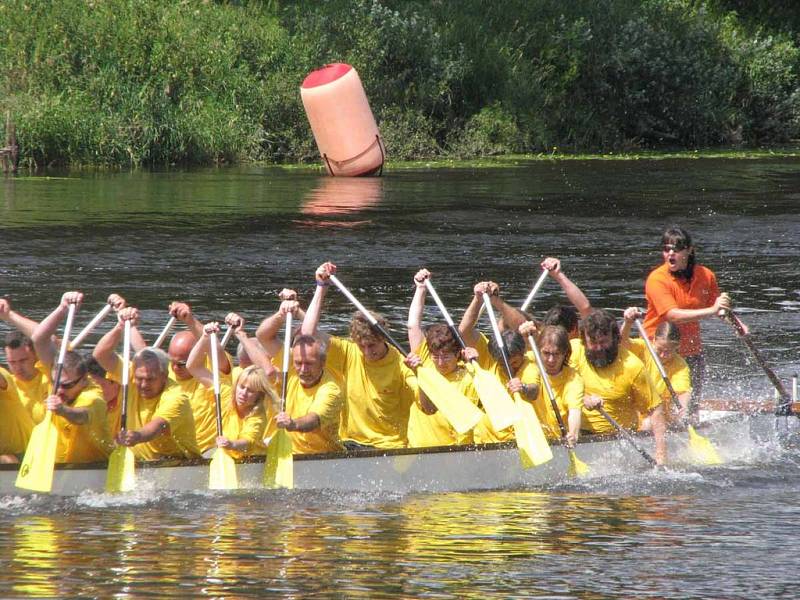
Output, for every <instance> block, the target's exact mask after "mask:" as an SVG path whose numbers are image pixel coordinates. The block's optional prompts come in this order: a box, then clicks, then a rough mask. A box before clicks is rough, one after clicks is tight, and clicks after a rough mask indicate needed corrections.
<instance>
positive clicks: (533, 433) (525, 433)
mask: <svg viewBox="0 0 800 600" xmlns="http://www.w3.org/2000/svg"><path fill="white" fill-rule="evenodd" d="M483 305H484V306H485V307H486V313H487V314H488V315H489V321H490V322H491V324H492V332H493V333H494V339H495V342H496V343H497V347H498V348H499V349H500V353H501V356H502V359H503V366H504V367H505V370H506V374H507V375H508V378H509V379H513V377H514V372H513V371H512V370H511V363H510V362H509V359H508V349H507V348H506V345H505V342H503V336H502V335H501V334H500V326H499V325H498V324H497V318H496V317H495V314H494V309H492V301H491V300H490V298H489V295H488V294H486V293H485V292H484V294H483ZM514 403H515V405H516V408H517V412H518V413H519V419H518V420H517V422H516V423H514V436H515V437H516V439H517V447H518V448H519V450H520V458H521V459H522V466H523V467H525V468H529V467H535V466H538V465H541V464H543V463H546V462H547V461H549V460H551V459H552V458H553V450H552V449H551V448H550V443H549V442H548V441H547V438H546V437H545V435H544V430H543V429H542V424H541V423H540V422H539V417H537V416H536V411H535V410H534V408H533V405H532V404H531V403H530V402H526V401H525V400H523V399H522V397H521V396H520V395H519V394H518V393H515V394H514Z"/></svg>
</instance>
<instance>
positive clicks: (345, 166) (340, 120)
mask: <svg viewBox="0 0 800 600" xmlns="http://www.w3.org/2000/svg"><path fill="white" fill-rule="evenodd" d="M300 97H301V98H302V99H303V106H304V107H305V109H306V115H307V116H308V122H309V123H310V124H311V131H312V132H313V133H314V139H315V140H316V142H317V148H319V153H320V154H321V155H322V160H323V162H324V163H325V167H326V168H327V169H328V173H329V174H331V175H333V176H336V177H357V176H359V175H375V174H380V173H381V172H382V170H383V163H384V160H385V157H386V149H385V147H384V145H383V140H382V139H381V134H380V132H379V131H378V125H377V124H376V123H375V117H374V116H372V110H370V107H369V102H368V101H367V95H366V93H365V92H364V86H363V85H361V79H360V78H359V76H358V73H357V72H356V70H355V69H354V68H353V67H351V66H350V65H347V64H344V63H333V64H330V65H325V66H324V67H322V68H320V69H317V70H315V71H312V72H311V73H309V74H308V76H307V77H306V78H305V79H304V80H303V85H302V86H301V87H300Z"/></svg>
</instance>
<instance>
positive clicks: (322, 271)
mask: <svg viewBox="0 0 800 600" xmlns="http://www.w3.org/2000/svg"><path fill="white" fill-rule="evenodd" d="M334 273H336V265H335V264H333V263H332V262H325V263H322V264H321V265H320V266H319V267H318V268H317V271H316V272H315V273H314V280H315V282H316V289H315V290H314V297H313V298H312V299H311V304H309V305H308V310H307V311H306V318H305V319H303V326H302V327H301V328H300V333H302V334H303V335H316V334H317V328H318V327H319V319H320V317H321V316H322V303H323V302H324V301H325V295H326V293H327V292H328V286H330V284H331V283H330V276H331V275H332V274H334Z"/></svg>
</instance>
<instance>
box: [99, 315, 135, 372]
mask: <svg viewBox="0 0 800 600" xmlns="http://www.w3.org/2000/svg"><path fill="white" fill-rule="evenodd" d="M125 321H130V322H131V331H133V328H134V327H138V324H139V311H138V310H137V309H136V308H133V307H132V306H128V307H126V308H123V309H122V310H121V311H119V312H118V313H117V324H116V325H114V327H113V328H111V330H110V331H109V332H108V333H106V334H105V335H104V336H103V337H101V338H100V341H99V342H97V345H96V346H95V347H94V351H93V352H92V356H94V359H95V360H96V361H97V362H98V363H99V364H100V366H101V367H103V368H104V369H105V370H106V371H108V372H109V373H113V372H114V371H116V369H117V364H118V361H119V358H118V357H117V354H116V352H115V351H116V348H117V345H118V344H119V342H120V340H122V334H123V333H124V331H125ZM131 345H133V344H131Z"/></svg>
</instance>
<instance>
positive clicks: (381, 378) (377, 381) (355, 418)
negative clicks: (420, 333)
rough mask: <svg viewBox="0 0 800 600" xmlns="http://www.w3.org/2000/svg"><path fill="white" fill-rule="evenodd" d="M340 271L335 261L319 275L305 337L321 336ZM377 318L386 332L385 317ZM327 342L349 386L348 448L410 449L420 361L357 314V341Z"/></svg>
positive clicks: (344, 431)
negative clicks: (325, 311)
mask: <svg viewBox="0 0 800 600" xmlns="http://www.w3.org/2000/svg"><path fill="white" fill-rule="evenodd" d="M335 272H336V265H334V264H333V263H330V262H326V263H324V264H322V265H321V266H320V267H319V268H318V269H317V271H316V283H317V287H316V291H315V293H314V298H313V299H312V301H311V304H310V305H309V307H308V311H307V312H306V317H305V319H304V320H303V325H302V327H301V332H302V333H303V334H305V335H316V334H317V326H318V324H319V319H320V315H321V313H322V303H323V301H324V299H325V294H326V292H327V289H328V286H329V285H330V281H329V278H330V275H331V274H333V273H335ZM373 316H374V318H375V319H376V320H377V321H378V323H379V324H380V325H381V326H383V327H385V325H386V321H385V319H384V318H383V317H382V316H380V315H375V314H373ZM326 338H327V343H328V357H327V366H328V368H329V369H330V371H332V372H333V373H334V374H339V373H341V374H342V375H343V380H344V382H345V386H346V398H347V401H346V404H345V409H344V412H343V418H342V426H341V429H340V438H341V440H342V443H343V444H344V445H345V447H346V448H348V449H353V450H358V449H359V448H403V447H405V446H407V445H408V435H407V430H408V415H409V411H410V409H411V405H412V404H413V403H414V402H415V401H416V399H417V391H418V387H417V378H416V375H414V372H413V370H412V368H411V367H413V362H409V361H418V358H417V357H416V356H412V357H409V358H404V357H403V355H402V354H400V352H398V351H397V349H395V348H393V347H390V346H389V345H388V344H387V343H386V342H385V341H384V339H383V337H382V336H381V334H380V332H379V331H377V330H376V329H374V328H373V327H372V325H371V324H370V322H369V321H368V320H367V319H366V317H364V315H362V314H361V313H356V314H355V315H354V316H353V318H352V320H351V321H350V338H351V340H352V341H350V340H345V339H342V338H338V337H334V336H330V337H329V338H328V336H326ZM320 339H321V340H322V338H320ZM322 341H325V340H322ZM409 364H411V367H410V366H409Z"/></svg>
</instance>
